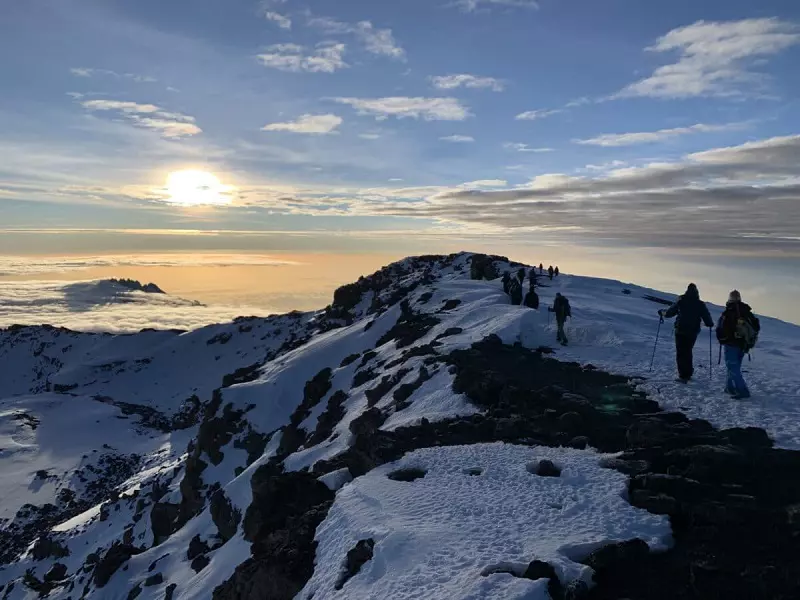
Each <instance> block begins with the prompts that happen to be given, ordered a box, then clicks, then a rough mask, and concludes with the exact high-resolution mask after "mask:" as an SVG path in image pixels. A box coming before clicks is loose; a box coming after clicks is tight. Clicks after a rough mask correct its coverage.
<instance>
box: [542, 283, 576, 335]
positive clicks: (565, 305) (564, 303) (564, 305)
mask: <svg viewBox="0 0 800 600" xmlns="http://www.w3.org/2000/svg"><path fill="white" fill-rule="evenodd" d="M547 310H549V311H550V312H554V313H556V323H557V324H558V334H557V335H556V339H557V340H558V341H559V342H560V343H561V345H562V346H566V345H567V343H568V340H567V334H566V333H565V332H564V323H566V321H567V319H568V318H569V317H571V316H572V309H571V308H570V306H569V300H567V297H566V296H562V295H561V293H560V292H557V293H556V299H555V300H554V301H553V306H552V308H548V309H547Z"/></svg>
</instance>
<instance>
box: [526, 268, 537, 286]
mask: <svg viewBox="0 0 800 600" xmlns="http://www.w3.org/2000/svg"><path fill="white" fill-rule="evenodd" d="M528 277H529V278H530V280H531V289H533V288H535V287H536V267H533V268H532V269H531V272H530V273H528Z"/></svg>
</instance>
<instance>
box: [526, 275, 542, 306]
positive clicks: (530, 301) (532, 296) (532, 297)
mask: <svg viewBox="0 0 800 600" xmlns="http://www.w3.org/2000/svg"><path fill="white" fill-rule="evenodd" d="M523 304H525V306H527V307H528V308H532V309H534V310H539V294H537V293H536V280H535V279H531V287H530V289H529V290H528V293H527V294H525V301H524V302H523Z"/></svg>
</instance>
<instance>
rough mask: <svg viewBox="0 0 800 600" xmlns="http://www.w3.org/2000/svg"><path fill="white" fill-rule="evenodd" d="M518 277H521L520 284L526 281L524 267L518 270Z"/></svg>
mask: <svg viewBox="0 0 800 600" xmlns="http://www.w3.org/2000/svg"><path fill="white" fill-rule="evenodd" d="M517 279H519V284H520V285H522V284H523V283H525V268H524V267H523V268H522V269H520V270H519V271H517Z"/></svg>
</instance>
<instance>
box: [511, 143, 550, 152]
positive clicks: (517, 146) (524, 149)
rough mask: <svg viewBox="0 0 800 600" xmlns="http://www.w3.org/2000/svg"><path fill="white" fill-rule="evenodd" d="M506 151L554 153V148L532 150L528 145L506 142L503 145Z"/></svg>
mask: <svg viewBox="0 0 800 600" xmlns="http://www.w3.org/2000/svg"><path fill="white" fill-rule="evenodd" d="M503 148H505V149H506V150H513V151H515V152H538V153H542V152H554V151H555V149H554V148H531V146H529V145H528V144H521V143H519V142H506V143H505V144H503Z"/></svg>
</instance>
